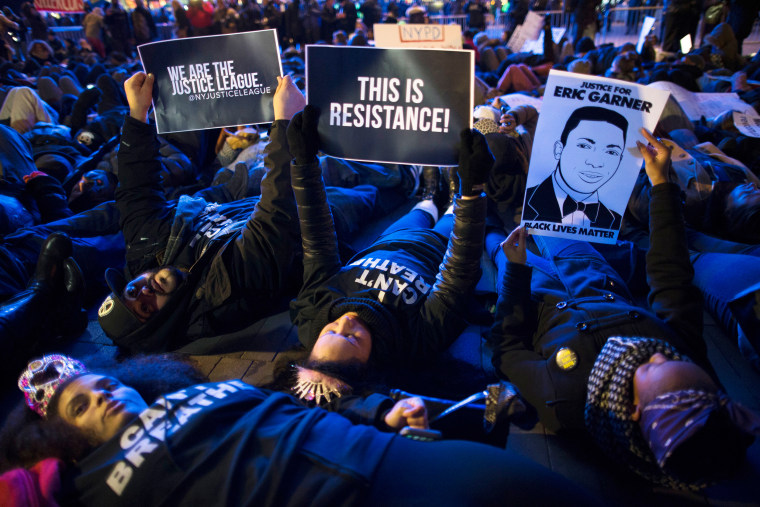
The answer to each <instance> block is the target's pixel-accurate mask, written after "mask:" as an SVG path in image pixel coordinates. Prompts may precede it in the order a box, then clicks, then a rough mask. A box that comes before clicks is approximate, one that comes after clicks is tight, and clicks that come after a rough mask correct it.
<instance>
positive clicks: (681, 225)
mask: <svg viewBox="0 0 760 507" xmlns="http://www.w3.org/2000/svg"><path fill="white" fill-rule="evenodd" d="M642 134H643V135H644V137H645V138H646V140H647V141H649V146H645V145H644V144H642V143H640V142H639V143H638V148H639V151H640V152H641V154H642V156H643V157H644V162H645V170H646V173H647V176H648V177H649V180H650V181H651V183H652V190H651V196H652V198H651V200H650V203H649V243H650V245H649V251H648V252H647V257H646V263H647V264H646V266H647V282H648V283H649V287H650V290H649V295H648V301H649V305H650V306H651V307H652V310H654V312H655V313H656V314H657V316H658V317H659V318H661V319H662V320H664V321H665V322H667V323H668V325H669V326H670V327H671V328H672V329H673V330H675V331H676V332H677V333H678V334H680V335H681V336H682V337H684V338H685V339H687V340H689V342H690V343H691V344H693V345H694V346H696V348H697V349H703V348H704V345H703V344H702V343H701V341H700V342H695V341H694V339H695V338H701V336H702V314H703V312H702V296H701V294H700V292H699V289H697V287H696V286H694V285H693V284H692V279H693V278H694V268H693V267H692V265H691V261H690V260H689V249H688V246H687V240H686V223H685V222H684V218H683V212H682V209H681V199H680V188H679V186H678V185H677V184H675V183H670V182H669V181H668V171H669V168H670V149H669V148H668V147H667V146H665V145H664V144H663V143H662V142H660V140H659V139H657V138H655V137H654V136H653V135H652V134H651V133H649V132H648V131H646V130H644V129H642Z"/></svg>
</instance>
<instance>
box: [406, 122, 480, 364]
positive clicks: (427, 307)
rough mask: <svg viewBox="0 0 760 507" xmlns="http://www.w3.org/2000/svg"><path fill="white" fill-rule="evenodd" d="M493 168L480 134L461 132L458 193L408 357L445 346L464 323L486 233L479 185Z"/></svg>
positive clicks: (475, 281)
mask: <svg viewBox="0 0 760 507" xmlns="http://www.w3.org/2000/svg"><path fill="white" fill-rule="evenodd" d="M492 166H493V156H492V155H491V152H490V151H489V150H488V144H486V140H485V137H483V135H482V134H480V133H479V132H477V131H474V130H464V131H462V133H461V135H460V149H459V169H458V173H459V182H460V186H459V195H458V196H457V197H456V199H455V202H454V227H453V229H452V231H451V236H450V237H449V243H448V247H447V248H446V254H445V255H444V257H443V262H442V263H441V266H440V269H439V271H438V274H437V275H436V282H435V284H434V285H433V288H432V289H431V291H430V294H429V295H428V297H427V299H426V300H425V303H424V305H423V307H422V317H423V318H422V321H421V324H420V329H419V333H420V334H421V335H422V339H421V340H417V341H416V342H417V345H418V347H420V349H419V350H416V351H413V352H412V356H417V357H429V356H430V354H438V353H440V352H442V351H443V350H445V349H447V348H448V347H449V345H451V342H452V341H453V340H455V339H456V337H457V336H459V334H460V333H461V332H462V330H463V329H464V326H465V325H466V322H465V318H466V315H464V313H465V312H464V310H465V308H466V307H467V302H468V300H469V299H470V296H471V294H472V291H473V289H474V288H475V285H476V284H477V283H478V280H479V279H480V274H481V271H480V257H481V255H482V253H483V242H484V237H485V216H486V196H485V194H484V193H483V191H482V190H483V186H484V182H485V180H486V178H487V177H488V173H489V172H490V170H491V167H492Z"/></svg>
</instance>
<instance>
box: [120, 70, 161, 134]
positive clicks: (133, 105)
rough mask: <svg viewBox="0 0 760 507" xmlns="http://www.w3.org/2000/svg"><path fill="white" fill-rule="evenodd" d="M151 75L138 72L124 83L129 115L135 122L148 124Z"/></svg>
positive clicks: (152, 78) (152, 77)
mask: <svg viewBox="0 0 760 507" xmlns="http://www.w3.org/2000/svg"><path fill="white" fill-rule="evenodd" d="M154 80H155V77H154V76H153V74H146V73H145V72H138V73H136V74H135V75H133V76H132V77H130V78H129V79H127V80H126V81H125V82H124V91H125V92H126V94H127V102H128V103H129V115H130V116H131V117H132V118H134V119H135V120H138V121H141V122H143V123H148V111H149V110H150V105H151V102H152V100H153V81H154Z"/></svg>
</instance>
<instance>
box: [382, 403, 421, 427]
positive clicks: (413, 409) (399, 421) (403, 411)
mask: <svg viewBox="0 0 760 507" xmlns="http://www.w3.org/2000/svg"><path fill="white" fill-rule="evenodd" d="M385 424H387V425H388V426H389V427H391V428H393V429H394V430H396V431H398V430H400V429H401V428H403V427H404V426H411V427H412V428H417V429H421V430H426V429H428V428H429V427H430V426H429V425H428V418H427V408H425V402H424V401H422V399H420V398H418V397H414V398H406V399H403V400H399V401H397V402H396V404H395V405H393V408H392V409H391V410H389V411H388V413H387V414H385Z"/></svg>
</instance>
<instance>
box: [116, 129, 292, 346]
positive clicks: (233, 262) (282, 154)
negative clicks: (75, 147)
mask: <svg viewBox="0 0 760 507" xmlns="http://www.w3.org/2000/svg"><path fill="white" fill-rule="evenodd" d="M287 124H288V122H287V121H276V122H275V123H274V126H273V129H272V133H271V136H270V143H269V145H268V146H267V148H266V152H265V160H264V161H265V165H266V167H267V169H268V172H267V175H266V177H265V178H264V179H263V180H262V181H261V196H260V199H259V197H255V198H248V199H244V200H242V201H236V202H233V203H230V204H227V205H217V204H215V203H207V202H206V201H205V200H203V199H198V198H191V197H188V196H183V197H181V198H180V199H179V201H178V202H177V203H176V205H175V204H174V203H170V202H167V201H166V198H165V195H164V190H163V187H162V186H161V176H160V171H161V166H160V163H159V153H158V148H159V144H158V142H157V139H156V133H155V128H154V127H153V126H151V125H147V124H145V123H142V122H139V121H137V120H134V119H133V118H131V117H128V118H127V119H126V121H125V123H124V130H123V134H122V137H121V146H120V151H119V178H120V179H119V187H118V188H117V190H116V205H117V207H118V209H119V211H120V213H121V224H120V225H121V227H122V231H123V233H124V239H125V241H126V244H127V254H126V259H127V275H128V276H129V277H133V276H136V275H137V274H139V273H142V272H144V271H146V270H148V269H151V268H155V267H158V266H165V265H174V266H177V267H182V268H187V269H189V270H190V277H189V279H188V280H187V281H186V282H185V283H184V284H183V286H182V287H181V288H180V291H179V293H178V294H175V295H174V296H173V297H172V299H171V300H170V302H169V304H168V305H167V307H166V308H163V309H162V310H161V311H160V312H159V313H158V314H156V315H154V316H153V317H151V319H149V320H148V322H146V324H145V325H144V326H142V327H141V328H139V329H138V330H136V331H135V332H133V333H132V334H130V335H128V336H126V337H124V338H123V339H121V340H118V341H117V344H118V345H121V346H124V347H127V348H128V349H130V350H132V351H142V352H147V351H157V350H166V349H173V348H177V347H179V346H181V345H182V344H184V343H185V342H187V341H190V340H193V339H197V338H201V337H205V336H213V335H217V334H222V333H229V332H232V331H235V330H238V329H241V328H243V327H245V326H247V325H249V324H251V323H252V322H254V321H255V320H256V319H258V318H261V317H264V316H266V315H270V314H271V313H274V312H276V311H278V310H279V309H280V307H281V306H283V305H284V302H283V299H284V298H289V297H291V296H292V294H294V293H295V292H296V290H297V286H298V285H297V283H298V281H299V278H300V276H299V275H300V271H299V269H298V264H299V263H297V262H295V259H296V257H297V256H298V254H299V252H300V245H299V241H298V239H299V231H298V222H297V221H296V208H295V202H294V200H293V193H292V190H291V187H290V158H291V157H290V153H289V152H288V145H287V139H286V137H285V130H286V128H287ZM167 308H168V310H167Z"/></svg>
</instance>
